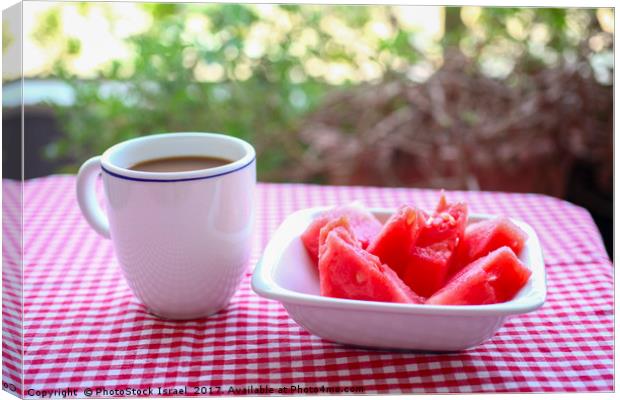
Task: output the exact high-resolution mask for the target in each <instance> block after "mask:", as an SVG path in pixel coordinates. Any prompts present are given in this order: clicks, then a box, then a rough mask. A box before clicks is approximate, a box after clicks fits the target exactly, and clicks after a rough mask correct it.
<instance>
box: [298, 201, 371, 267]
mask: <svg viewBox="0 0 620 400" xmlns="http://www.w3.org/2000/svg"><path fill="white" fill-rule="evenodd" d="M343 216H346V217H348V219H349V225H350V226H351V231H352V232H353V233H354V234H355V235H354V236H355V238H356V239H357V240H359V241H360V243H361V246H362V247H363V248H366V247H367V246H368V244H369V243H370V241H371V240H372V239H373V238H374V237H375V236H376V235H377V234H378V233H379V231H380V230H381V222H379V220H377V219H376V218H375V217H374V215H372V214H371V213H370V212H368V211H367V210H365V209H364V208H362V207H359V206H356V205H346V206H342V207H338V208H335V209H333V210H329V211H326V212H325V213H323V214H322V215H320V216H319V217H318V218H316V219H315V220H314V221H312V223H311V224H310V226H308V228H307V229H306V230H305V231H304V232H303V233H302V235H301V241H302V243H303V244H304V247H305V248H306V251H307V252H308V255H309V256H310V258H311V259H312V261H314V262H315V263H317V262H318V259H319V235H320V232H321V228H323V226H325V224H327V223H328V222H329V221H331V220H332V219H334V218H339V217H343Z"/></svg>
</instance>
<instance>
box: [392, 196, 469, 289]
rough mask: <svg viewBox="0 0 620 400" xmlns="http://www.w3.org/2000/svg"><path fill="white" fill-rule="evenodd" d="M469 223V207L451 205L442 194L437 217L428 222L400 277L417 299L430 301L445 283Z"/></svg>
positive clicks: (459, 204) (430, 218)
mask: <svg viewBox="0 0 620 400" xmlns="http://www.w3.org/2000/svg"><path fill="white" fill-rule="evenodd" d="M466 223H467V205H466V204H465V203H454V204H449V203H447V201H446V200H445V197H444V196H443V194H442V197H441V199H440V200H439V205H438V206H437V209H436V211H435V213H434V214H433V215H432V216H431V217H429V218H428V219H427V221H426V224H425V225H424V228H423V229H422V231H421V232H420V236H419V238H418V241H417V243H416V245H415V247H414V248H413V249H412V250H411V252H410V253H409V255H408V257H407V263H406V266H405V268H403V269H402V272H401V273H400V274H399V276H400V277H401V278H402V279H403V281H404V282H405V283H406V284H407V285H408V286H409V287H410V288H411V289H412V290H413V291H414V292H416V293H417V294H418V295H420V296H423V297H429V296H431V295H432V294H433V293H435V292H436V291H437V290H439V289H440V288H441V287H442V286H443V285H444V284H445V283H446V280H447V277H448V271H449V270H450V265H451V264H452V262H453V260H454V255H455V250H456V248H457V246H458V244H459V243H460V242H461V241H462V240H463V235H464V231H465V225H466Z"/></svg>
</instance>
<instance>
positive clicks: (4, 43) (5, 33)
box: [2, 21, 14, 53]
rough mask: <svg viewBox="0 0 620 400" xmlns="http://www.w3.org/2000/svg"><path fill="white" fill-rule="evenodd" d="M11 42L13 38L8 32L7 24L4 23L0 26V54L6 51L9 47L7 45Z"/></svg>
mask: <svg viewBox="0 0 620 400" xmlns="http://www.w3.org/2000/svg"><path fill="white" fill-rule="evenodd" d="M13 40H14V39H13V36H12V35H11V32H10V31H9V26H8V24H7V22H6V21H5V22H4V23H3V24H2V53H4V52H5V51H6V49H7V48H8V47H9V45H10V44H11V43H13Z"/></svg>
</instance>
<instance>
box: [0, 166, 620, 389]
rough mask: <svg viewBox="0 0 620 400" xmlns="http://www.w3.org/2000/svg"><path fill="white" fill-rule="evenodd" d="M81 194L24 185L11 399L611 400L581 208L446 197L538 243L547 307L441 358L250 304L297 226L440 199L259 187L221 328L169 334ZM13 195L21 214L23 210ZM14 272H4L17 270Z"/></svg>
mask: <svg viewBox="0 0 620 400" xmlns="http://www.w3.org/2000/svg"><path fill="white" fill-rule="evenodd" d="M5 183H6V182H5ZM74 185H75V177H74V176H66V175H61V176H51V177H46V178H39V179H33V180H29V181H27V182H25V185H24V199H25V206H24V215H23V218H24V232H23V234H24V249H25V260H24V261H25V264H24V271H23V272H24V282H23V295H24V298H23V300H24V304H23V307H24V316H23V327H24V330H23V341H24V343H23V359H22V357H21V355H20V352H19V349H18V347H19V340H18V337H19V335H20V332H19V328H18V325H19V321H18V320H19V313H18V310H19V307H18V303H19V299H18V298H16V297H11V296H12V295H11V293H13V295H14V294H15V293H16V292H18V290H19V288H18V283H19V282H16V281H15V280H11V279H14V278H11V277H10V276H8V277H5V282H4V283H5V286H8V287H9V288H8V289H7V290H5V295H4V297H5V300H6V301H5V303H6V305H5V314H6V316H5V324H4V330H5V332H4V333H5V336H6V338H7V339H6V340H5V343H6V347H7V348H8V350H6V351H5V363H4V365H3V372H4V377H5V378H4V379H5V384H6V383H8V384H11V385H15V388H16V390H17V391H20V389H21V390H22V391H23V392H24V394H25V395H26V397H38V396H34V395H33V394H34V393H35V391H41V390H48V391H50V390H54V389H58V390H62V389H71V390H74V389H75V390H76V393H75V394H77V395H78V396H79V397H83V393H84V390H88V389H92V390H93V391H94V390H96V388H106V389H108V390H110V391H111V392H108V393H100V396H104V397H105V396H106V394H108V395H109V394H114V393H113V391H114V390H124V389H129V390H134V391H136V390H138V389H143V390H148V388H152V389H151V390H152V391H155V392H154V394H157V391H158V390H160V389H158V388H160V387H163V388H166V389H175V388H176V389H177V390H181V389H182V388H187V390H189V392H190V394H192V393H193V392H194V387H199V388H200V389H198V391H202V392H210V394H229V393H235V394H245V393H248V392H249V393H250V394H255V393H259V392H260V390H266V389H267V390H269V389H271V388H273V389H274V390H275V391H276V392H277V390H278V389H280V388H282V387H286V388H288V389H287V390H289V392H288V394H290V390H291V389H290V387H291V386H295V388H296V390H297V391H298V392H299V391H302V392H303V391H304V390H305V391H306V392H308V391H315V390H318V391H321V390H331V391H332V392H337V391H341V392H353V393H360V392H363V393H365V394H378V393H393V394H399V393H417V392H423V393H437V392H438V393H443V392H529V391H537V392H538V391H545V392H546V391H559V392H561V391H612V390H613V377H614V375H613V311H614V310H613V265H612V263H611V261H610V260H609V258H608V257H607V255H606V252H605V249H604V247H603V243H602V241H601V238H600V234H599V232H598V230H597V228H596V226H595V225H594V223H593V221H592V218H591V217H590V215H589V214H588V212H587V211H586V210H584V209H583V208H580V207H577V206H575V205H572V204H570V203H568V202H565V201H562V200H559V199H556V198H552V197H548V196H544V195H537V194H508V193H495V192H449V193H448V199H449V200H466V201H467V202H469V204H470V210H471V212H483V213H494V214H504V215H508V216H512V217H515V218H520V219H522V220H524V221H526V222H527V223H529V224H530V225H532V226H533V227H534V229H535V230H536V231H537V232H538V235H539V236H540V239H541V242H542V246H543V251H544V257H545V263H546V268H547V280H548V299H547V302H546V303H545V305H544V306H543V307H542V308H540V309H539V310H537V311H535V312H532V313H530V314H527V315H523V316H517V317H513V318H512V319H509V320H508V322H507V323H506V324H505V326H504V327H503V328H502V329H501V330H500V331H499V332H498V333H497V334H496V335H495V336H494V337H493V338H492V339H491V340H489V341H488V342H486V343H485V344H483V345H481V346H478V347H476V348H474V349H471V350H468V351H465V352H460V353H443V354H442V353H415V352H407V351H400V352H393V351H379V350H365V349H358V348H353V347H347V346H343V345H339V344H334V343H330V342H327V341H325V340H323V339H321V338H319V337H316V336H313V335H311V334H309V333H308V332H306V331H305V330H304V329H303V328H301V327H299V326H298V325H297V324H296V323H295V322H294V321H293V320H291V319H290V318H289V317H288V315H287V313H286V311H285V310H284V308H283V307H282V306H281V305H280V304H279V303H277V302H275V301H272V300H267V299H263V298H261V297H258V296H257V295H256V294H255V293H254V292H253V291H252V289H251V288H250V277H251V271H252V269H253V266H254V265H255V263H256V262H257V260H258V259H259V257H260V255H261V251H262V250H263V249H264V247H265V245H266V243H267V241H268V240H269V237H270V235H271V234H272V233H273V232H274V230H275V229H276V228H277V226H278V225H279V224H280V222H281V221H282V220H283V219H284V217H285V216H286V215H287V214H289V213H291V212H293V211H295V210H297V209H301V208H305V207H311V206H318V205H331V204H342V203H346V202H349V201H353V200H361V201H362V202H363V203H365V204H366V205H368V206H371V207H396V206H398V205H400V204H402V203H410V204H415V205H417V206H420V207H423V208H426V209H432V207H433V206H434V205H435V202H436V200H437V198H438V191H435V190H420V189H404V188H375V187H332V186H317V185H302V184H271V183H260V184H259V185H258V188H257V203H258V206H257V207H258V208H257V211H258V212H257V230H256V234H255V238H254V247H253V252H252V256H251V260H250V262H249V265H248V271H247V274H246V276H245V277H244V279H243V281H242V284H241V287H240V289H239V290H238V292H237V293H236V295H235V296H234V298H233V299H232V301H231V303H230V305H229V306H228V308H226V309H225V310H224V311H221V312H220V313H218V314H216V315H214V316H212V317H211V318H208V319H202V320H194V321H189V322H167V321H161V320H158V319H157V318H155V317H153V316H151V315H149V314H147V313H146V312H145V309H144V307H143V306H142V305H141V304H140V303H139V302H138V301H137V300H136V299H135V298H134V297H133V295H132V293H131V292H130V290H129V288H128V286H127V285H126V283H125V281H124V279H123V277H122V275H121V271H120V267H119V265H118V264H117V261H116V259H115V257H114V254H113V249H112V246H111V243H110V241H109V240H105V239H103V238H101V237H99V236H98V235H97V234H96V233H95V232H94V231H93V230H92V229H91V228H90V227H89V226H88V225H87V223H86V221H85V220H84V219H83V217H82V216H81V214H80V211H79V209H78V206H77V202H76V199H75V194H74V192H75V189H74ZM8 187H9V185H6V184H5V192H4V193H5V196H4V201H5V207H7V210H8V211H7V210H5V211H7V212H10V210H11V209H15V207H16V205H17V204H18V203H17V196H16V194H15V193H8V190H9V189H8ZM7 193H8V194H7ZM6 228H7V227H5V232H4V243H5V244H6V243H9V244H10V243H15V235H16V234H15V231H14V230H13V231H11V230H10V229H8V230H7V229H6ZM7 241H8V242H7ZM9 244H6V245H5V247H6V246H9ZM11 265H12V267H11ZM15 265H18V264H15V263H13V264H11V263H10V262H5V270H6V271H9V272H10V268H13V270H14V269H15ZM7 268H9V269H7ZM5 275H10V274H7V273H5ZM7 321H8V324H7ZM6 356H9V358H8V359H7V357H6ZM21 362H23V368H24V381H23V385H24V386H23V388H22V387H21V385H20V384H19V364H20V363H21ZM11 387H13V386H11ZM217 387H220V389H219V390H218V389H217ZM231 388H232V392H231V391H230V390H231ZM235 391H236V392H235ZM244 391H245V392H244ZM256 391H258V392H256ZM160 393H161V392H160ZM294 393H295V392H294ZM319 393H321V392H319ZM69 394H71V393H69ZM116 394H118V392H117V393H116ZM125 394H131V393H130V392H126V393H125ZM207 394H208V393H207Z"/></svg>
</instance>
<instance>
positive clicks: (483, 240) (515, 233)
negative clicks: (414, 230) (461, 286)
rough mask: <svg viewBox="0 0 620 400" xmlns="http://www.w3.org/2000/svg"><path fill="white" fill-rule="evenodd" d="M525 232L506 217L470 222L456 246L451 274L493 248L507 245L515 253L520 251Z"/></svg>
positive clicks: (525, 235)
mask: <svg viewBox="0 0 620 400" xmlns="http://www.w3.org/2000/svg"><path fill="white" fill-rule="evenodd" d="M526 240H527V233H525V232H523V230H521V229H520V228H519V227H518V226H517V225H515V224H514V223H512V222H511V221H510V220H509V219H508V218H504V217H500V218H495V219H492V220H486V221H481V222H477V223H475V224H471V225H470V226H468V227H467V228H466V229H465V236H464V238H463V241H462V242H461V244H460V245H459V247H458V251H457V259H456V261H455V263H454V264H453V268H454V269H453V270H452V271H450V273H451V274H454V273H456V272H458V270H459V269H461V268H462V267H464V266H466V265H468V264H469V263H471V262H472V261H475V260H476V259H478V258H480V257H483V256H486V255H487V254H489V253H490V252H492V251H493V250H495V249H499V248H500V247H502V246H508V247H510V248H511V249H512V251H514V253H515V254H517V255H518V254H519V253H521V250H523V246H524V245H525V241H526Z"/></svg>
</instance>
